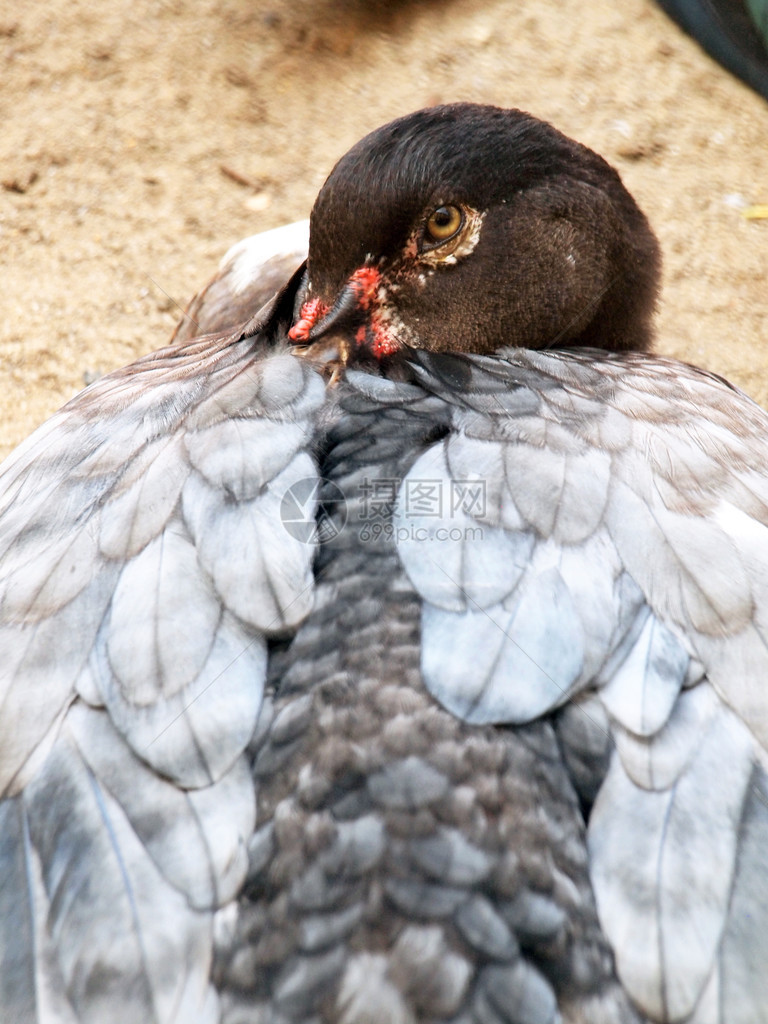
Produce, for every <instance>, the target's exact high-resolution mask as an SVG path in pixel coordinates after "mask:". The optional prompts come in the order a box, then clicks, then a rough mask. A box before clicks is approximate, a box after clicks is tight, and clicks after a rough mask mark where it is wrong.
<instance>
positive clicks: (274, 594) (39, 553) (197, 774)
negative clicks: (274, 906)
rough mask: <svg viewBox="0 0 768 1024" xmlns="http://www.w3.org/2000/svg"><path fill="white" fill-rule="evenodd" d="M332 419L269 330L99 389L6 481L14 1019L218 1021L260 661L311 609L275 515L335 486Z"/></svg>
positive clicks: (3, 476) (132, 372)
mask: <svg viewBox="0 0 768 1024" xmlns="http://www.w3.org/2000/svg"><path fill="white" fill-rule="evenodd" d="M323 399H324V386H323V383H322V381H321V379H320V378H319V377H318V376H317V375H316V374H315V373H314V372H313V371H312V370H310V369H309V368H308V367H307V366H303V365H301V364H300V363H299V362H298V361H297V360H296V359H294V358H293V357H292V356H291V355H290V354H289V353H287V352H285V351H284V350H281V349H279V348H278V349H275V350H268V349H267V348H266V346H265V345H264V343H263V341H262V340H261V339H260V336H259V334H258V329H256V334H255V336H251V337H242V336H240V335H238V334H234V335H231V336H221V337H218V338H209V339H206V340H205V341H203V342H197V341H194V342H191V343H189V344H187V345H184V346H175V347H171V348H168V349H165V350H163V351H161V352H159V353H155V354H154V355H153V356H151V357H148V358H146V359H144V360H140V361H139V362H138V363H137V364H134V366H132V367H129V368H127V369H126V370H124V371H121V372H119V373H117V374H114V375H111V376H110V377H107V378H103V379H102V380H100V381H98V382H97V383H96V384H95V385H93V386H92V387H91V388H89V389H88V390H86V391H85V392H83V394H82V395H80V396H78V398H76V399H75V400H74V401H73V402H71V403H70V404H69V405H68V406H66V407H65V408H64V409H63V410H62V411H61V412H60V413H58V414H57V415H56V416H55V417H54V418H53V420H52V421H50V423H49V424H47V425H45V426H44V427H43V428H41V430H40V431H39V432H38V433H37V434H36V435H33V436H32V437H31V438H30V439H29V441H27V442H26V444H25V445H23V446H22V448H21V449H20V450H18V451H17V452H16V453H15V454H14V456H12V457H11V459H10V460H9V462H8V463H6V465H5V467H4V468H3V471H2V473H0V508H2V509H3V513H4V515H3V533H2V536H1V537H0V664H1V665H2V670H1V671H0V699H2V702H3V715H2V716H1V717H0V792H2V793H3V799H2V801H0V816H2V821H3V829H2V838H1V839H0V870H1V871H2V873H3V886H2V890H3V895H2V897H0V900H1V901H2V915H1V916H2V921H1V922H0V932H1V933H2V934H1V935H0V948H1V949H2V952H0V992H1V993H2V1005H3V1016H4V1019H5V1018H7V1019H10V1020H19V1021H24V1022H25V1024H26V1022H28V1021H29V1022H32V1021H40V1022H43V1021H56V1024H60V1022H61V1024H65V1022H68V1021H70V1020H74V1019H76V1020H77V1021H82V1022H86V1021H94V1022H95V1021H103V1020H107V1019H111V1017H112V1015H113V1014H114V1010H115V1007H117V1006H119V1007H120V1008H121V1009H120V1014H121V1019H122V1020H125V1021H131V1022H133V1021H137V1022H138V1021H142V1022H144V1021H147V1022H150V1021H151V1022H158V1024H160V1022H163V1024H168V1022H178V1024H183V1022H187V1021H190V1020H194V1021H196V1022H201V1024H203V1022H211V1024H213V1022H214V1021H215V1020H217V1019H218V1009H217V998H216V995H215V992H214V990H213V988H212V987H211V984H210V981H209V975H210V966H211V957H212V942H213V938H212V927H213V924H212V922H213V914H214V912H215V911H216V910H217V909H218V908H219V907H221V906H222V905H223V904H225V903H227V901H231V900H232V899H233V898H234V897H235V896H236V894H237V892H238V891H239V889H240V887H241V885H242V882H243V879H244V878H245V874H246V871H247V864H248V858H247V843H248V840H249V839H250V836H251V834H252V832H253V827H254V821H255V802H254V790H253V781H252V778H251V775H250V772H249V770H248V767H247V760H246V757H245V755H244V753H243V752H244V750H245V748H246V745H247V744H248V742H249V740H250V738H251V736H252V734H253V730H254V726H255V723H256V720H257V718H258V714H259V709H260V706H261V700H262V690H263V685H264V680H265V676H266V662H267V659H266V637H267V635H268V634H270V633H275V632H284V631H285V630H286V629H287V628H293V627H294V626H295V625H296V624H297V623H298V622H300V621H301V619H302V618H303V616H304V615H305V614H306V612H307V610H308V608H309V607H310V605H311V600H312V574H311V559H312V554H313V551H312V548H311V547H310V546H308V545H304V544H301V543H299V542H298V541H297V540H294V539H293V538H292V537H290V536H289V535H288V534H287V533H286V532H285V530H283V529H282V528H281V525H280V516H279V507H280V500H281V497H282V494H283V493H284V491H285V490H286V489H287V488H288V487H289V486H290V485H291V483H293V482H295V481H296V480H297V479H306V478H309V479H313V478H316V476H317V469H316V467H315V464H314V462H313V460H312V459H311V458H310V456H309V455H308V454H307V448H308V445H309V440H310V438H311V437H312V435H313V426H312V424H313V421H314V417H315V415H316V413H317V410H318V409H319V407H320V406H321V405H322V402H323ZM249 584H250V589H249V587H248V585H249Z"/></svg>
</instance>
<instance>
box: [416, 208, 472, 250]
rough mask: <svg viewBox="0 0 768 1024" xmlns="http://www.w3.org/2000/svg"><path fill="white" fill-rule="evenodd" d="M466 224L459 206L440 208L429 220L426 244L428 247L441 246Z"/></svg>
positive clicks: (425, 233) (426, 230) (425, 232)
mask: <svg viewBox="0 0 768 1024" xmlns="http://www.w3.org/2000/svg"><path fill="white" fill-rule="evenodd" d="M463 223H464V214H463V213H462V212H461V210H460V209H459V208H458V207H457V206H438V208H437V209H436V210H434V211H433V212H432V213H431V214H430V215H429V217H428V219H427V224H426V228H425V230H424V242H425V244H426V245H428V246H433V245H441V244H442V243H443V242H447V241H448V239H449V238H453V236H454V235H455V234H456V232H457V231H458V230H459V229H460V228H461V226H462V224H463Z"/></svg>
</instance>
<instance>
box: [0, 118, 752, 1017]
mask: <svg viewBox="0 0 768 1024" xmlns="http://www.w3.org/2000/svg"><path fill="white" fill-rule="evenodd" d="M285 237H290V234H289V235H287V236H285ZM280 244H281V243H280V236H279V235H278V236H274V235H273V236H272V237H271V239H267V240H266V241H264V240H262V241H261V243H259V242H258V241H257V242H256V243H254V245H251V244H250V243H249V244H244V245H243V246H241V247H240V248H239V249H238V252H237V253H235V255H234V256H233V257H232V258H225V261H224V264H223V265H222V266H223V272H222V274H221V277H220V280H219V283H218V285H217V284H215V283H212V284H211V285H209V286H208V288H207V289H206V290H204V292H203V293H202V295H201V296H200V297H199V298H198V299H197V300H195V303H194V307H193V308H194V310H195V316H194V319H195V322H196V324H197V327H199V328H202V329H204V328H205V326H206V324H207V323H208V316H209V313H210V315H211V317H215V318H216V322H217V324H219V325H221V324H222V323H224V324H225V326H224V327H223V329H222V330H219V331H218V333H212V334H203V335H202V336H195V337H191V338H189V337H183V338H181V340H179V335H178V334H177V340H176V341H175V342H174V343H173V344H171V345H168V346H166V347H165V348H162V349H160V350H159V351H157V352H154V353H152V354H150V355H149V356H145V357H143V358H142V359H140V360H138V361H137V362H135V363H133V364H132V365H131V366H129V367H126V368H125V369H123V370H119V371H117V372H115V373H112V374H109V375H107V376H105V377H103V378H101V379H100V380H98V381H96V382H94V383H93V384H91V385H90V386H89V387H88V388H86V389H85V391H83V392H82V393H81V394H80V395H78V396H77V397H76V398H75V399H73V400H72V401H71V402H70V403H68V404H67V405H66V406H64V408H63V409H62V410H61V411H60V412H59V413H57V414H56V415H55V416H54V417H53V418H52V419H51V420H49V421H48V423H47V424H44V425H43V426H42V427H41V428H39V430H38V431H37V432H36V433H34V434H33V435H32V436H31V437H30V438H29V439H28V440H27V441H26V442H25V443H24V444H22V446H21V447H20V448H19V449H17V451H16V452H15V453H14V454H12V455H11V456H10V458H9V460H8V461H7V462H6V463H5V464H4V466H3V468H2V470H1V471H0V617H1V618H0V645H2V657H1V658H0V665H2V670H1V671H2V679H3V704H2V714H1V715H0V733H2V740H0V778H1V780H2V781H1V782H0V793H1V794H2V797H1V799H0V818H1V819H2V827H0V863H1V864H2V877H3V879H4V883H3V886H2V888H0V904H1V906H2V909H1V912H0V932H2V935H1V937H0V1002H1V1003H2V1006H3V1008H4V1014H5V1015H6V1018H7V1019H9V1020H12V1021H14V1022H16V1021H19V1022H24V1024H26V1022H27V1021H34V1022H37V1021H46V1022H49V1021H52V1022H54V1024H60V1022H67V1024H70V1022H72V1021H76V1022H80V1021H96V1020H99V1021H101V1020H105V1019H119V1020H121V1021H125V1022H128V1024H132V1022H134V1021H136V1022H139V1021H141V1022H145V1021H152V1022H157V1024H161V1022H162V1024H167V1022H174V1024H176V1022H178V1024H181V1022H188V1021H196V1022H203V1024H208V1022H210V1024H215V1022H219V1021H221V1022H225V1024H237V1022H244V1021H259V1022H262V1021H263V1022H267V1021H268V1022H275V1024H278V1022H279V1024H289V1022H297V1024H298V1022H310V1021H311V1022H329V1024H330V1022H334V1024H367V1022H371V1021H374V1020H375V1021H377V1022H381V1024H385V1022H386V1024H389V1022H391V1024H401V1022H402V1024H416V1022H419V1024H421V1022H425V1024H426V1022H428V1021H429V1022H438V1021H439V1022H447V1021H451V1022H454V1024H465V1022H483V1024H486V1022H490V1024H555V1022H564V1024H577V1022H584V1021H590V1022H596V1024H609V1022H611V1024H612V1022H616V1024H618V1022H622V1024H625V1022H637V1024H639V1022H656V1024H662V1022H673V1021H674V1022H681V1021H684V1022H686V1024H702V1022H704V1021H707V1022H717V1024H726V1022H727V1024H734V1022H737V1024H739V1022H747V1021H750V1022H759V1021H763V1020H768V1009H766V1007H768V991H767V989H768V980H767V979H766V976H765V970H764V965H765V963H766V961H767V959H768V892H766V885H767V884H768V883H767V882H766V879H768V871H767V870H766V868H768V854H767V853H766V850H768V845H767V844H766V842H765V837H766V834H767V833H768V779H767V778H766V771H765V763H766V762H765V753H766V746H767V745H768V714H767V713H766V697H765V693H766V687H765V684H764V680H765V672H766V668H768V664H767V662H768V651H767V650H766V643H765V640H764V637H765V636H766V616H768V594H767V593H766V588H767V587H768V583H767V582H766V581H768V545H767V544H766V543H765V540H766V537H768V532H767V531H768V476H767V475H766V473H765V454H766V447H767V445H768V442H767V441H766V437H768V431H767V430H766V427H768V414H766V413H765V411H763V410H762V409H760V408H759V407H758V406H757V405H756V404H755V403H753V402H752V401H751V400H750V399H749V398H748V397H747V396H746V395H744V394H743V393H742V392H740V391H739V390H738V389H736V388H734V387H733V386H732V385H730V384H729V383H728V382H726V381H725V380H723V379H722V378H720V377H718V376H716V375H715V374H712V373H710V372H708V371H705V370H701V369H697V368H695V367H692V366H688V365H686V364H683V363H679V362H676V361H674V360H671V359H666V358H663V357H661V356H656V355H653V354H652V352H651V347H652V341H653V316H654V310H655V306H656V302H657V296H658V285H659V273H660V257H659V249H658V244H657V242H656V240H655V237H654V235H653V232H652V230H651V228H650V225H649V223H648V221H647V219H646V218H645V216H644V215H643V214H642V213H641V211H640V210H639V208H638V206H637V204H636V203H635V201H634V200H633V199H632V197H631V196H630V195H629V193H628V192H627V190H626V189H625V187H624V185H623V184H622V182H621V180H620V178H619V176H618V174H617V173H616V172H615V171H614V170H613V169H612V168H611V167H610V166H609V165H608V164H607V163H606V162H605V161H603V160H602V159H601V158H600V157H599V156H597V155H596V154H594V153H593V152H591V151H590V150H589V149H587V148H586V147H584V146H582V145H580V144H579V143H576V142H574V141H572V140H570V139H568V138H566V137H565V136H564V135H562V134H561V133H560V132H559V131H557V130H556V129H555V128H553V127H551V126H550V125H548V124H546V123H544V122H542V121H540V120H538V119H537V118H535V117H533V116H531V115H529V114H526V113H524V112H521V111H518V110H508V109H500V108H495V107H489V106H485V105H477V104H449V105H444V106H439V107H433V108H428V109H426V110H421V111H418V112H416V113H413V114H410V115H407V116H405V117H402V118H399V119H398V120H396V121H394V122H392V123H390V124H388V125H385V126H383V127H381V128H379V129H377V130H375V131H374V132H372V133H371V134H370V135H368V136H367V137H366V138H364V139H363V140H362V141H361V142H359V143H358V144H357V145H356V146H354V147H353V148H352V149H351V150H350V151H349V152H348V153H347V154H346V155H345V156H343V157H342V158H341V160H340V161H339V163H338V164H337V165H336V167H335V168H334V169H333V170H332V172H331V174H330V175H329V177H328V179H327V181H326V183H325V185H324V186H323V188H322V189H321V191H320V193H319V195H318V198H317V200H316V202H315V205H314V207H313V210H312V213H311V217H310V230H309V249H308V258H307V261H306V264H305V263H303V262H301V263H300V264H299V265H298V266H297V268H296V269H295V270H294V271H293V272H292V273H290V274H288V275H287V277H286V279H285V280H284V281H283V283H282V285H281V287H280V288H279V289H278V291H277V292H276V294H274V295H273V296H271V297H270V298H269V299H268V300H267V301H266V303H265V304H264V305H263V306H261V308H259V309H253V310H251V309H245V306H244V303H243V301H241V300H239V299H237V295H240V296H242V294H243V286H242V285H241V284H238V285H237V286H234V285H233V282H235V281H242V278H241V277H238V274H237V273H236V270H237V268H238V266H240V267H242V266H248V265H250V266H252V267H253V266H258V265H259V264H258V260H257V261H256V263H253V262H251V263H250V264H249V262H248V261H249V257H248V251H249V250H253V251H258V252H260V253H261V255H260V256H259V259H266V260H271V259H272V258H273V257H279V255H280V253H279V249H280ZM254 247H255V248H254ZM239 261H243V262H239ZM249 287H250V286H249ZM230 293H233V294H234V300H233V302H232V303H231V304H230V300H229V299H228V298H227V296H228V294H230ZM249 294H250V295H251V297H252V300H253V301H254V302H256V301H257V299H258V298H261V296H260V295H259V293H258V289H257V288H255V287H254V288H253V289H251V290H250V292H249ZM207 297H210V302H209V298H207ZM191 308H192V307H191ZM244 313H245V317H244V318H243V314H244ZM230 318H232V319H233V322H232V323H226V321H227V320H229V319H230ZM238 320H239V321H240V322H234V321H238ZM188 329H189V328H188V327H184V328H183V330H185V331H186V330H188ZM180 330H181V329H180Z"/></svg>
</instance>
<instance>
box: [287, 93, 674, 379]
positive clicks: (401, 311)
mask: <svg viewBox="0 0 768 1024" xmlns="http://www.w3.org/2000/svg"><path fill="white" fill-rule="evenodd" d="M659 270H660V259H659V250H658V245H657V243H656V239H655V238H654V235H653V233H652V231H651V229H650V227H649V225H648V222H647V220H646V218H645V216H644V215H643V213H642V212H641V211H640V210H639V208H638V207H637V205H636V203H635V201H634V200H633V198H632V197H631V196H630V194H629V193H628V192H627V190H626V189H625V188H624V186H623V184H622V182H621V179H620V178H619V175H618V174H617V173H616V171H614V170H613V168H612V167H610V166H609V165H608V164H607V163H606V162H605V161H604V160H603V159H602V158H601V157H599V156H598V155H597V154H596V153H593V152H592V151H591V150H589V149H587V148H586V147H585V146H582V145H580V144H579V143H577V142H574V141H572V140H571V139H568V138H567V137H566V136H564V135H562V134H561V133H560V132H558V131H557V130H556V129H554V128H553V127H552V126H551V125H549V124H546V123H544V122H542V121H539V120H537V119H536V118H534V117H532V116H530V115H529V114H525V113H523V112H521V111H519V110H502V109H499V108H497V107H490V106H482V105H477V104H468V103H462V104H453V105H449V106H439V107H432V108H429V109H427V110H421V111H418V112H416V113H414V114H411V115H409V116H407V117H403V118H400V119H399V120H397V121H393V122H392V123H391V124H388V125H385V126H384V127H382V128H379V129H378V130H377V131H374V132H372V133H371V134H370V135H368V136H366V137H365V138H364V139H362V140H361V141H360V142H359V143H358V144H357V145H356V146H354V147H353V148H352V149H351V150H350V151H349V152H348V153H347V154H346V156H344V157H342V159H341V160H340V161H339V162H338V163H337V164H336V166H335V168H334V169H333V171H332V172H331V174H330V176H329V177H328V180H327V181H326V183H325V184H324V186H323V188H322V190H321V191H320V194H319V195H318V197H317V200H316V202H315V205H314V208H313V210H312V216H311V221H310V245H309V261H308V280H309V283H308V286H307V293H306V297H305V301H304V303H303V305H302V307H301V311H300V314H299V318H298V320H297V322H296V323H294V325H293V327H292V328H291V330H290V334H289V337H290V339H291V341H293V342H294V343H296V344H297V345H303V346H310V347H314V345H315V343H316V342H319V341H320V340H321V339H327V338H329V337H330V336H336V335H338V334H340V333H341V334H343V335H344V337H345V338H346V339H347V340H346V342H345V343H344V346H345V347H344V357H343V361H344V362H346V361H347V359H348V358H354V356H355V353H356V352H357V353H358V354H363V353H366V354H369V355H373V356H376V357H378V358H382V357H385V356H389V355H392V354H393V353H396V352H397V351H398V350H400V349H402V348H404V347H412V348H422V349H428V350H430V351H436V352H450V351H459V350H460V351H463V352H476V353H487V352H492V351H495V350H496V349H499V348H502V347H505V346H520V347H525V348H539V349H541V348H554V347H558V348H560V347H564V346H574V345H580V346H582V345H583V346H593V347H597V348H604V349H611V350H627V349H633V350H644V349H647V348H648V347H649V346H650V341H651V320H652V316H653V311H654V307H655V302H656V296H657V291H658V280H659Z"/></svg>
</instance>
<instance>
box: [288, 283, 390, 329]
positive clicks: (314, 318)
mask: <svg viewBox="0 0 768 1024" xmlns="http://www.w3.org/2000/svg"><path fill="white" fill-rule="evenodd" d="M380 285H381V274H380V273H379V271H378V270H377V269H376V268H375V267H360V268H359V269H358V270H356V271H355V272H354V274H352V276H351V277H350V278H349V280H348V281H347V283H346V284H345V285H344V287H343V288H342V290H341V291H340V292H339V294H338V296H337V298H336V301H335V302H334V304H333V305H332V306H331V307H328V306H327V305H326V304H325V303H324V302H323V301H322V300H321V299H310V300H309V301H307V302H305V303H304V305H303V306H302V307H301V312H300V314H299V319H298V320H297V321H296V323H295V324H294V325H293V327H292V328H291V329H290V331H289V332H288V337H289V338H290V339H291V341H293V342H295V343H296V344H299V345H311V344H312V343H313V342H315V341H318V340H319V339H320V338H322V337H324V336H325V335H326V334H328V333H329V332H330V331H341V330H349V329H350V328H353V327H359V326H360V324H361V323H363V322H364V321H365V320H367V319H368V318H369V317H370V314H371V311H372V309H373V307H374V306H375V304H376V301H377V297H378V291H379V288H380Z"/></svg>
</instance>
